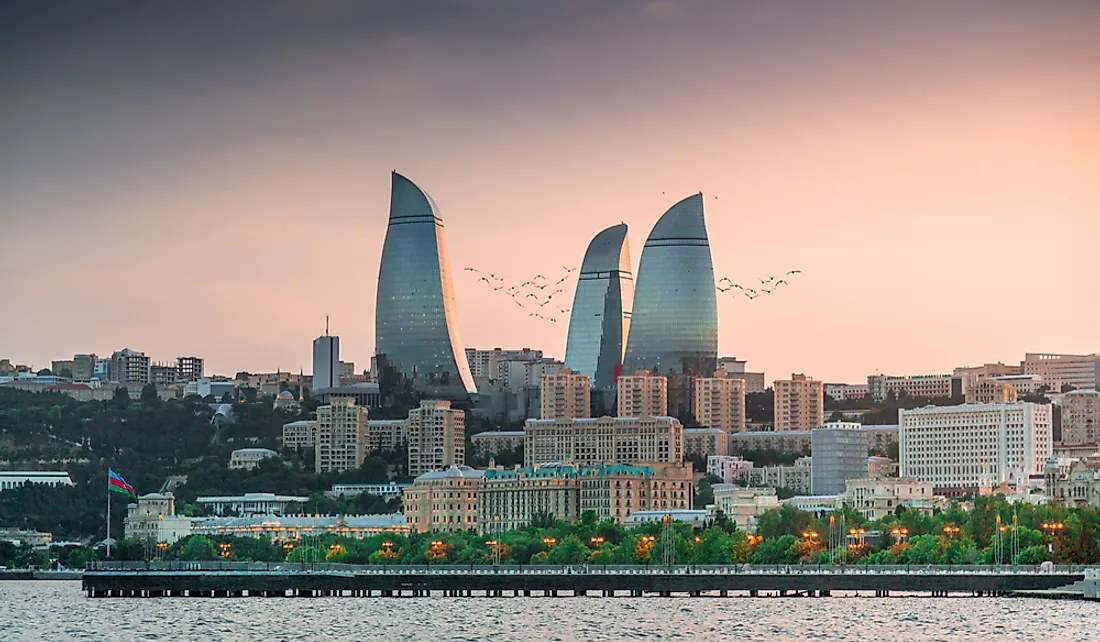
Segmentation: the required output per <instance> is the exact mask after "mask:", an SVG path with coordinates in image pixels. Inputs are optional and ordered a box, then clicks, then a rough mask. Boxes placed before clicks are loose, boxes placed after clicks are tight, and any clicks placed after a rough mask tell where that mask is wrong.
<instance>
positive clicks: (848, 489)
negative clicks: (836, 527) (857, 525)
mask: <svg viewBox="0 0 1100 642" xmlns="http://www.w3.org/2000/svg"><path fill="white" fill-rule="evenodd" d="M843 497H844V503H845V504H847V505H848V506H850V507H851V508H853V509H855V510H857V511H859V512H860V513H862V514H863V516H864V517H865V518H867V519H870V520H876V519H882V518H883V517H886V516H887V515H890V514H893V513H894V512H896V511H897V510H898V507H899V506H903V507H904V508H905V510H910V511H916V512H918V513H921V514H924V515H930V514H931V513H932V485H931V484H925V483H923V482H921V481H918V480H916V479H913V478H911V477H905V478H899V477H891V478H870V477H868V478H863V479H849V480H847V481H846V482H845V490H844V496H843Z"/></svg>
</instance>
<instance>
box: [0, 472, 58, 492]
mask: <svg viewBox="0 0 1100 642" xmlns="http://www.w3.org/2000/svg"><path fill="white" fill-rule="evenodd" d="M25 484H44V485H46V486H73V485H74V484H73V480H72V479H70V478H69V473H67V472H65V471H63V470H0V491H2V490H11V489H13V488H19V487H20V486H23V485H25Z"/></svg>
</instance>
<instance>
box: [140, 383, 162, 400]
mask: <svg viewBox="0 0 1100 642" xmlns="http://www.w3.org/2000/svg"><path fill="white" fill-rule="evenodd" d="M159 400H160V397H158V396H157V385H156V384H155V383H147V384H145V385H144V386H142V387H141V402H142V403H155V402H157V401H159Z"/></svg>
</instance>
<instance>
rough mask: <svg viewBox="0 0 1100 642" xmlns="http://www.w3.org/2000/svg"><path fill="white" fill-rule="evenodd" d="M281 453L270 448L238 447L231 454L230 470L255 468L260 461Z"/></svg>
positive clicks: (258, 465)
mask: <svg viewBox="0 0 1100 642" xmlns="http://www.w3.org/2000/svg"><path fill="white" fill-rule="evenodd" d="M278 456H279V453H277V452H275V451H274V450H271V449H270V448H238V449H236V450H234V451H233V452H232V453H230V454H229V470H253V469H256V468H259V467H260V462H261V461H263V460H265V459H267V458H269V457H278Z"/></svg>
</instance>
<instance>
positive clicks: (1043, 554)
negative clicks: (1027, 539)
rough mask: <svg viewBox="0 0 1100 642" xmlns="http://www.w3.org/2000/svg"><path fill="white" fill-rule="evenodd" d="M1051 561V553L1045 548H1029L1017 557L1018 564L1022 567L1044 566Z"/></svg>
mask: <svg viewBox="0 0 1100 642" xmlns="http://www.w3.org/2000/svg"><path fill="white" fill-rule="evenodd" d="M1048 560H1050V552H1049V551H1047V548H1046V547H1045V546H1028V547H1027V548H1025V549H1024V550H1022V551H1020V554H1019V555H1017V556H1016V563H1017V564H1020V565H1024V566H1027V565H1032V564H1036V565H1037V564H1042V563H1043V562H1046V561H1048Z"/></svg>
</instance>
